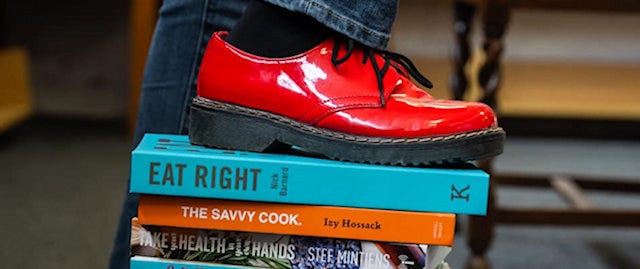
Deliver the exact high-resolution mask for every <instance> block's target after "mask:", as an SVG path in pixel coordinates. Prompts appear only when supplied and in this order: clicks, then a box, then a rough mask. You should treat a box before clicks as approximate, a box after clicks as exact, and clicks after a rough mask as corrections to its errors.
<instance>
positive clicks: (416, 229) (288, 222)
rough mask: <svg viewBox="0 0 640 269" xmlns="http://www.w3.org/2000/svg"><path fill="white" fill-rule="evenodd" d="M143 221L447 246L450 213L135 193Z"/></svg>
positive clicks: (452, 226) (452, 221) (451, 228)
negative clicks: (138, 197) (138, 200)
mask: <svg viewBox="0 0 640 269" xmlns="http://www.w3.org/2000/svg"><path fill="white" fill-rule="evenodd" d="M138 221H139V222H140V223H141V224H144V225H159V226H173V227H185V228H199V229H223V230H230V231H243V232H254V233H272V234H291V235H300V236H314V237H332V238H344V239H357V240H368V241H386V242H399V243H413V244H430V245H445V246H451V245H452V244H453V237H454V230H455V215H454V214H445V213H424V212H408V211H394V210H379V209H361V208H348V207H334V206H313V205H299V204H279V203H263V202H248V201H236V200H216V199H197V198H184V197H168V196H153V195H141V196H140V205H139V207H138Z"/></svg>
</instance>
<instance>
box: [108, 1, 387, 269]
mask: <svg viewBox="0 0 640 269" xmlns="http://www.w3.org/2000/svg"><path fill="white" fill-rule="evenodd" d="M266 1H268V2H271V3H273V4H276V5H279V6H282V7H284V8H287V9H290V10H295V11H299V12H302V13H305V14H307V15H309V16H311V17H313V18H315V19H317V20H318V21H320V22H322V23H323V24H325V25H327V26H328V27H330V28H332V29H334V30H336V31H338V32H340V33H343V34H345V35H347V36H349V37H351V38H353V39H354V40H356V41H359V42H361V43H363V44H366V45H369V46H371V47H375V48H380V49H383V48H384V47H386V44H387V42H388V40H389V32H390V29H391V24H392V23H393V20H394V19H395V14H396V10H397V0H377V1H343V0H333V1H331V0H299V1H291V0H281V1H275V0H266ZM248 2H249V0H233V1H229V0H165V1H163V4H162V7H161V8H160V13H159V17H158V22H157V24H156V29H155V32H154V36H153V40H152V43H151V47H150V49H149V55H148V57H147V63H146V67H145V72H144V78H143V82H142V92H141V96H140V104H139V110H138V123H137V126H136V132H135V136H134V143H133V145H134V146H135V145H137V144H138V143H139V142H140V140H141V139H142V136H143V135H144V134H145V133H167V134H186V133H187V132H188V122H189V104H190V102H191V99H193V97H195V95H196V80H197V79H196V78H197V74H198V68H199V65H200V61H201V60H202V56H203V54H204V49H205V47H206V44H207V42H208V41H209V38H210V36H211V35H212V34H213V32H215V31H220V30H229V29H231V28H232V26H233V25H234V24H235V22H236V21H237V20H238V19H239V18H240V16H241V15H242V12H243V11H244V9H245V7H246V5H247V4H248ZM351 2H353V3H351ZM128 185H129V184H127V186H128ZM137 208H138V196H137V195H136V194H130V193H128V192H127V195H126V197H125V202H124V205H123V209H122V213H121V216H120V221H119V223H118V229H117V232H116V238H115V242H114V246H113V250H112V253H111V259H110V261H109V268H110V269H122V268H129V246H130V241H129V240H130V235H131V224H130V222H131V218H132V217H134V216H136V215H137Z"/></svg>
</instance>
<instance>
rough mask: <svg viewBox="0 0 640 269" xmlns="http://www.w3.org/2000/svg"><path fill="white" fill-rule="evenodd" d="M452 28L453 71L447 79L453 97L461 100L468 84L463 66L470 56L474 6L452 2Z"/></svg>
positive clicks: (461, 2) (459, 0)
mask: <svg viewBox="0 0 640 269" xmlns="http://www.w3.org/2000/svg"><path fill="white" fill-rule="evenodd" d="M453 10H454V11H453V12H454V21H453V29H454V32H455V42H454V46H453V53H452V57H453V59H452V60H453V73H452V74H451V78H450V80H449V86H450V87H451V91H452V93H453V98H454V99H456V100H462V99H463V98H464V95H465V93H466V92H467V88H468V85H469V79H468V78H467V74H466V72H465V67H466V65H467V62H469V58H470V56H471V50H470V45H469V33H470V32H471V26H472V25H473V17H474V15H475V13H476V6H475V5H474V4H471V3H467V2H465V1H463V0H458V1H456V2H455V3H454V9H453Z"/></svg>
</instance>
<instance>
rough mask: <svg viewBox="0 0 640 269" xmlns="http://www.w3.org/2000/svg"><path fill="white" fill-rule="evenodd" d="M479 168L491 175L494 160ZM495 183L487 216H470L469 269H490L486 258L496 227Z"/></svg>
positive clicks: (479, 164) (483, 161)
mask: <svg viewBox="0 0 640 269" xmlns="http://www.w3.org/2000/svg"><path fill="white" fill-rule="evenodd" d="M478 166H479V167H480V168H481V169H482V170H484V171H485V172H487V173H489V174H490V175H491V168H492V166H493V159H489V160H482V161H480V162H478ZM495 185H496V184H495V182H493V180H491V181H490V185H489V201H488V203H487V216H469V222H468V223H467V233H466V235H467V244H468V245H469V248H470V249H471V256H470V257H469V260H467V264H466V268H467V269H488V268H490V265H489V261H488V260H487V258H486V255H485V254H486V252H487V250H488V249H489V246H490V245H491V241H492V240H493V231H494V225H495V217H494V216H495V214H494V213H495V208H496V203H495V200H496V196H495V192H494V190H495V188H494V186H495Z"/></svg>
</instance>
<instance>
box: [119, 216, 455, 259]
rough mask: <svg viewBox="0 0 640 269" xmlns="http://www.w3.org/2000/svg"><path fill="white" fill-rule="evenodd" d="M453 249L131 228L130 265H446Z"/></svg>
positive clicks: (159, 228)
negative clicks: (449, 253)
mask: <svg viewBox="0 0 640 269" xmlns="http://www.w3.org/2000/svg"><path fill="white" fill-rule="evenodd" d="M450 249H451V248H450V247H446V246H429V245H426V244H408V243H388V242H372V241H362V240H351V239H338V238H321V237H309V236H295V235H282V234H264V233H251V232H236V231H223V230H206V229H190V228H178V227H168V226H155V225H141V224H140V223H138V220H137V218H134V219H133V220H132V226H131V255H132V257H131V269H225V268H229V269H232V268H269V269H295V268H299V269H307V268H308V269H312V268H313V269H316V268H350V269H357V268H362V269H373V268H376V269H393V268H397V269H422V268H427V269H430V268H439V267H440V268H443V267H442V266H446V264H443V263H442V261H443V260H444V257H445V256H446V254H448V252H449V251H450Z"/></svg>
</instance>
